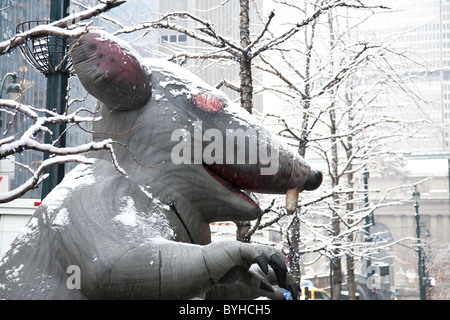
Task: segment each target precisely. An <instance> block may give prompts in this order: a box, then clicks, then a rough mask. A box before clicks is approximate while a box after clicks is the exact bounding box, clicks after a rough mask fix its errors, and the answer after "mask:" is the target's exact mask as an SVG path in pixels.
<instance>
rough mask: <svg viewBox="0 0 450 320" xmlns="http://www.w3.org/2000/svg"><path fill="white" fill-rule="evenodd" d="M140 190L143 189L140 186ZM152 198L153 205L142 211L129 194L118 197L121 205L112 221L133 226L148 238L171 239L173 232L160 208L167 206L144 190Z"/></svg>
mask: <svg viewBox="0 0 450 320" xmlns="http://www.w3.org/2000/svg"><path fill="white" fill-rule="evenodd" d="M141 190H143V191H144V190H145V189H144V188H141ZM144 193H145V194H146V195H147V196H148V197H149V198H150V199H152V202H153V204H155V206H154V207H152V208H150V209H149V210H146V211H144V212H142V211H140V210H138V209H137V208H136V203H135V201H134V199H133V198H132V197H131V196H124V197H122V198H120V203H121V207H120V209H119V213H118V214H117V215H116V216H114V218H113V221H115V222H118V223H120V224H122V225H124V226H125V227H127V228H133V231H135V232H140V233H142V234H147V235H148V236H149V238H153V237H155V236H161V237H163V238H167V239H173V238H174V237H175V234H174V232H173V230H172V228H171V226H170V224H169V221H168V220H167V218H166V216H165V214H164V213H163V212H162V210H161V208H164V209H166V210H168V209H169V206H166V205H164V204H162V203H161V202H160V201H159V200H158V199H154V198H153V197H152V194H151V193H149V192H147V191H144Z"/></svg>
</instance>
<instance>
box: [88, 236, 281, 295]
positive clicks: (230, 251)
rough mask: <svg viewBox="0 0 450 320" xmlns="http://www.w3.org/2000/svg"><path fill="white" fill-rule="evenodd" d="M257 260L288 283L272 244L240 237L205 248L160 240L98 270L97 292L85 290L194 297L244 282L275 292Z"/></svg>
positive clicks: (106, 292) (136, 249)
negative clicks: (242, 241)
mask: <svg viewBox="0 0 450 320" xmlns="http://www.w3.org/2000/svg"><path fill="white" fill-rule="evenodd" d="M103 261H107V259H103ZM253 264H256V265H257V266H258V267H259V268H260V269H261V270H262V271H263V272H264V273H265V274H268V273H269V266H270V267H271V268H272V269H273V270H276V272H278V275H279V277H278V279H279V280H281V281H282V282H284V279H285V275H286V271H287V270H286V266H285V265H284V263H283V262H282V260H281V258H280V257H279V256H278V254H277V253H276V252H275V251H274V250H273V249H272V248H270V247H267V246H263V245H252V244H248V243H241V242H237V241H225V242H215V243H212V244H209V245H205V246H201V245H192V244H180V243H178V242H172V241H168V240H164V239H158V240H153V241H148V242H146V243H145V244H142V245H141V246H139V247H137V248H132V249H130V250H128V251H127V252H126V253H124V254H122V255H121V256H120V257H119V258H118V259H117V260H116V261H115V262H113V263H111V264H104V265H103V266H102V268H100V269H97V270H96V273H97V274H96V275H95V276H94V277H90V278H91V280H90V281H92V279H96V283H95V285H94V287H95V290H92V291H91V292H83V293H84V294H85V295H87V296H89V297H92V298H100V299H103V298H107V299H111V298H112V299H114V298H124V297H126V298H133V299H191V298H194V297H196V296H199V295H201V294H203V293H205V292H207V291H209V290H210V289H212V288H214V287H215V286H217V285H219V286H221V285H223V286H224V287H226V286H227V285H239V284H242V283H245V287H250V288H253V289H254V290H251V291H252V292H253V293H254V292H255V291H256V292H260V293H261V292H266V293H267V294H269V295H270V294H271V293H273V292H274V289H273V287H272V286H271V285H270V283H269V282H268V281H267V280H266V279H265V278H264V277H261V276H260V275H258V274H257V273H256V272H253V271H251V270H249V269H250V267H251V266H252V265H253ZM82 269H83V268H82ZM271 271H272V270H271ZM91 276H92V275H91ZM91 283H92V282H91ZM284 285H285V284H284V283H280V286H284ZM82 287H83V286H82ZM91 288H92V287H91ZM82 289H83V288H82ZM87 290H88V291H90V289H89V288H87ZM219 292H220V290H219ZM247 292H249V291H248V290H247ZM98 294H99V295H100V296H95V295H98ZM93 295H94V296H93ZM259 295H260V294H259ZM273 296H275V295H273ZM211 297H213V298H220V294H219V293H217V292H216V293H215V294H214V295H211ZM278 297H279V296H278ZM240 298H246V297H243V296H241V297H240Z"/></svg>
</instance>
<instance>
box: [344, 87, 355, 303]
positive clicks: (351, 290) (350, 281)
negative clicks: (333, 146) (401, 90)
mask: <svg viewBox="0 0 450 320" xmlns="http://www.w3.org/2000/svg"><path fill="white" fill-rule="evenodd" d="M347 90H348V93H347V94H346V98H347V101H346V102H347V105H348V106H349V107H350V106H351V105H352V98H351V96H352V94H351V88H348V89H347ZM353 120H354V114H353V112H352V111H351V110H348V127H349V129H350V131H351V130H352V129H353V128H352V123H353ZM353 152H354V150H353V136H352V135H349V136H348V137H347V146H346V154H347V161H348V169H347V170H348V173H347V185H348V187H349V188H350V189H353V187H354V183H353V163H352V161H353V159H352V157H353ZM353 198H354V197H353V193H349V194H348V196H347V212H353V210H354V204H353ZM348 224H353V219H351V220H349V221H348ZM348 237H349V242H353V233H351V234H349V236H348ZM347 287H348V299H349V300H356V283H355V259H354V257H353V256H351V255H349V254H347Z"/></svg>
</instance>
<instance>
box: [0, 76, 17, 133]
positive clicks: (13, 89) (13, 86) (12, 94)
mask: <svg viewBox="0 0 450 320" xmlns="http://www.w3.org/2000/svg"><path fill="white" fill-rule="evenodd" d="M8 77H11V78H12V82H11V83H10V84H9V85H8V87H6V93H7V94H8V97H9V98H10V99H11V100H16V99H17V97H18V96H19V95H20V93H21V92H22V90H21V88H20V84H18V83H17V74H16V73H15V72H9V73H7V74H6V75H5V76H4V77H3V80H2V86H1V88H0V99H1V98H2V95H3V89H4V87H5V82H6V79H7V78H8ZM2 126H3V118H2V117H0V128H1V127H2Z"/></svg>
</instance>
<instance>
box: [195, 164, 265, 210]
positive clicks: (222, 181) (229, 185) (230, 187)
mask: <svg viewBox="0 0 450 320" xmlns="http://www.w3.org/2000/svg"><path fill="white" fill-rule="evenodd" d="M203 168H205V170H206V172H208V174H209V175H210V176H211V177H213V178H214V180H216V181H217V182H219V183H220V184H221V185H222V186H224V187H225V188H226V189H228V190H229V191H231V192H232V193H233V194H234V195H236V196H238V197H239V198H241V199H242V200H245V201H247V202H248V203H250V204H251V205H253V206H255V207H257V208H258V209H259V206H258V204H256V202H255V201H253V200H252V199H251V198H250V197H249V196H247V195H246V194H245V193H243V192H242V191H241V189H239V188H238V187H236V186H235V185H233V184H232V183H230V182H229V181H227V180H225V179H224V178H222V177H221V176H219V175H218V174H217V173H215V172H214V171H212V170H211V169H210V168H208V166H206V165H203Z"/></svg>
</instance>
